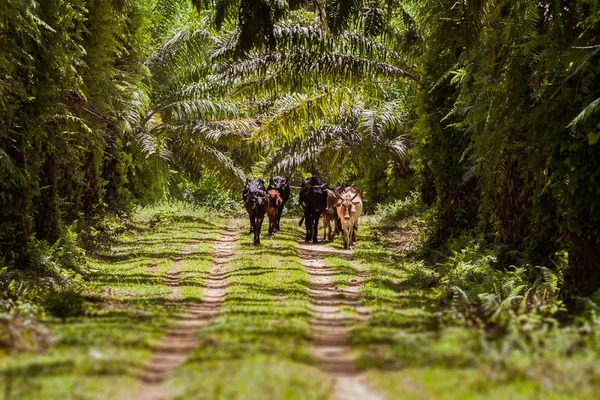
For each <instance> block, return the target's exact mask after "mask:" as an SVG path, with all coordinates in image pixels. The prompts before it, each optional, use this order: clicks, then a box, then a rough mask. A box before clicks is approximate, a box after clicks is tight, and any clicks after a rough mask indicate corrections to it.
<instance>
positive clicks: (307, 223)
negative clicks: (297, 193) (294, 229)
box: [304, 214, 312, 243]
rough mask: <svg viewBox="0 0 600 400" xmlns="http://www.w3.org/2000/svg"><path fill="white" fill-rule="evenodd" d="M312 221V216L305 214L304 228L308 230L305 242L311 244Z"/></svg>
mask: <svg viewBox="0 0 600 400" xmlns="http://www.w3.org/2000/svg"><path fill="white" fill-rule="evenodd" d="M310 219H311V215H310V214H308V215H307V214H305V215H304V227H305V228H306V237H305V238H304V241H305V242H306V243H308V242H310V238H311V230H310V229H311V226H312V221H311V220H310Z"/></svg>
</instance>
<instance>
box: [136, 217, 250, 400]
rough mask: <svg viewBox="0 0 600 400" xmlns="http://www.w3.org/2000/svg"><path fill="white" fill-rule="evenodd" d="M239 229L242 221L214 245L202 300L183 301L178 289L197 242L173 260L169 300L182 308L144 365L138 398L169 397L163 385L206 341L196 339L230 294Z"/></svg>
mask: <svg viewBox="0 0 600 400" xmlns="http://www.w3.org/2000/svg"><path fill="white" fill-rule="evenodd" d="M239 232H240V226H239V224H236V225H231V226H229V227H228V228H226V230H225V231H224V232H223V233H221V235H220V236H219V237H218V238H217V239H216V240H215V242H214V245H213V251H212V254H213V261H212V266H211V269H210V272H209V275H208V278H207V279H206V280H205V281H204V289H203V290H202V297H201V298H202V302H201V303H185V302H182V298H181V293H180V291H179V276H180V274H181V264H180V261H181V260H183V259H184V258H185V257H186V256H189V255H190V254H191V253H192V251H193V248H194V247H195V246H197V245H198V243H199V242H198V243H196V242H193V243H191V244H190V245H189V246H188V248H187V249H186V250H185V251H184V252H183V253H181V255H180V256H178V257H176V258H174V259H173V264H172V266H171V268H170V270H169V272H167V278H166V282H167V285H168V286H169V287H170V288H171V290H172V292H171V299H170V302H172V303H176V304H177V305H178V306H179V307H180V308H182V311H181V313H180V316H179V318H178V319H177V321H176V322H175V324H174V326H173V327H171V328H170V329H168V330H167V331H166V332H165V335H164V336H163V338H162V340H161V341H160V343H159V344H158V345H156V346H154V355H153V356H152V358H151V359H150V361H149V363H148V364H147V365H146V367H145V368H144V372H143V374H142V376H141V380H142V382H143V383H142V387H141V389H140V391H139V392H138V396H136V399H141V400H166V399H169V398H170V396H169V393H168V391H167V390H166V388H165V387H164V385H163V382H164V381H165V380H166V379H167V378H168V376H169V374H170V373H172V372H173V371H174V370H175V369H176V368H177V367H178V366H179V365H180V364H182V363H183V362H184V361H185V359H186V357H187V356H188V354H189V353H190V352H191V351H192V350H194V349H195V348H196V347H198V346H201V345H202V344H203V343H202V341H201V340H199V339H197V338H196V332H197V331H198V330H199V329H201V328H202V327H204V326H206V325H208V324H209V323H210V321H211V320H212V319H213V318H214V317H215V316H217V315H218V314H219V309H220V306H221V304H222V303H223V301H224V300H225V297H226V294H227V275H226V271H225V267H226V265H227V263H229V262H230V261H231V258H232V256H233V247H234V246H235V242H236V241H237V239H238V234H239Z"/></svg>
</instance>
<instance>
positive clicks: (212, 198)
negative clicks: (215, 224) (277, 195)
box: [177, 170, 246, 217]
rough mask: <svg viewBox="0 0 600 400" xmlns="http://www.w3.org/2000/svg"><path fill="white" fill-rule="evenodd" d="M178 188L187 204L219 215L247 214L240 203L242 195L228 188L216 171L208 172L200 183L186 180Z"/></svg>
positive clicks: (235, 215)
mask: <svg viewBox="0 0 600 400" xmlns="http://www.w3.org/2000/svg"><path fill="white" fill-rule="evenodd" d="M177 188H178V190H179V192H180V196H181V197H182V198H183V200H184V201H185V202H189V203H192V204H196V205H198V206H200V207H203V208H206V209H209V210H211V211H212V212H215V213H218V214H219V215H224V216H227V217H240V216H244V215H245V213H246V210H245V209H244V208H243V203H242V202H241V201H240V198H241V194H240V193H238V192H233V191H231V190H230V189H229V188H227V187H226V186H225V185H224V184H223V183H222V181H221V180H220V179H219V175H218V174H217V173H216V172H214V171H210V170H207V171H206V172H205V174H204V176H203V177H202V179H201V180H200V181H198V182H191V181H188V180H184V181H182V182H180V183H179V184H178V185H177Z"/></svg>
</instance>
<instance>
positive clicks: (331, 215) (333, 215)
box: [323, 189, 339, 242]
mask: <svg viewBox="0 0 600 400" xmlns="http://www.w3.org/2000/svg"><path fill="white" fill-rule="evenodd" d="M337 201H338V196H337V195H336V194H335V192H334V191H333V190H331V189H327V206H326V207H325V212H324V213H323V240H325V238H327V239H329V241H330V242H333V238H334V237H335V234H336V233H337V223H338V219H339V217H338V215H337V211H336V209H335V204H336V203H337ZM332 224H333V229H334V230H333V231H332V230H331V225H332ZM328 230H329V234H328V233H327V231H328Z"/></svg>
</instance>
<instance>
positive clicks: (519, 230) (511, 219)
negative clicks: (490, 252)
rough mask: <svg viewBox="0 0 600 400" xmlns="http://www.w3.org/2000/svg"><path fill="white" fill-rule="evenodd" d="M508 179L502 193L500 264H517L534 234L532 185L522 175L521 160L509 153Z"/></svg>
mask: <svg viewBox="0 0 600 400" xmlns="http://www.w3.org/2000/svg"><path fill="white" fill-rule="evenodd" d="M504 165H505V169H506V180H505V183H504V188H503V189H502V193H501V195H500V210H499V213H498V214H499V217H500V242H501V244H502V249H501V251H500V253H499V254H498V266H499V267H507V266H509V265H515V264H516V263H517V261H518V260H519V258H520V257H521V252H522V251H523V249H524V243H525V239H526V238H528V237H529V234H530V233H531V223H530V219H531V190H530V189H531V188H530V185H529V182H526V181H525V180H524V179H523V177H522V176H521V175H520V171H519V161H518V159H517V158H516V157H515V156H509V158H508V159H507V160H506V161H505V163H504Z"/></svg>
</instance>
